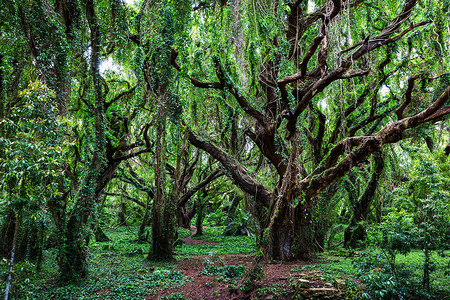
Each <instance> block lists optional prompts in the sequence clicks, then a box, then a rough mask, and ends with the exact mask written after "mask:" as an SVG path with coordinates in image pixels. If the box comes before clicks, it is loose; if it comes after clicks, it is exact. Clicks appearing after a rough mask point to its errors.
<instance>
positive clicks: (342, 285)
mask: <svg viewBox="0 0 450 300" xmlns="http://www.w3.org/2000/svg"><path fill="white" fill-rule="evenodd" d="M334 287H335V288H337V289H338V290H340V291H345V290H346V289H347V285H346V284H345V281H344V280H342V279H335V280H334Z"/></svg>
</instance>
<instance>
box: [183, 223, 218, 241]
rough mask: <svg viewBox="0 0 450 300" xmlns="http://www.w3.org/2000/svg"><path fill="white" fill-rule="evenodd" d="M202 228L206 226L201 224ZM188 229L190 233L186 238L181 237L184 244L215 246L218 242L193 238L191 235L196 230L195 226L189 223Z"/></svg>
mask: <svg viewBox="0 0 450 300" xmlns="http://www.w3.org/2000/svg"><path fill="white" fill-rule="evenodd" d="M203 228H208V227H206V226H203ZM190 230H191V235H190V236H188V237H187V238H184V239H181V240H182V241H183V243H184V244H187V245H211V246H216V245H218V244H219V243H213V242H206V241H203V240H199V239H193V238H192V236H193V235H194V233H195V232H196V231H197V228H196V227H195V226H192V225H191V228H190Z"/></svg>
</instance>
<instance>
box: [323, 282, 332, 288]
mask: <svg viewBox="0 0 450 300" xmlns="http://www.w3.org/2000/svg"><path fill="white" fill-rule="evenodd" d="M324 286H325V287H327V288H330V287H333V284H331V283H329V282H325V284H324Z"/></svg>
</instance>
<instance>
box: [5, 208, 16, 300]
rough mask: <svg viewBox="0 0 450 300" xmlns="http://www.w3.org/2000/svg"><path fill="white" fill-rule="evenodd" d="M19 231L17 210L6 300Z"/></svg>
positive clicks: (6, 294) (7, 293)
mask: <svg viewBox="0 0 450 300" xmlns="http://www.w3.org/2000/svg"><path fill="white" fill-rule="evenodd" d="M18 233H19V213H17V212H16V225H15V226H14V239H13V245H12V250H11V261H10V264H9V274H8V278H7V280H6V287H5V300H8V296H9V290H10V288H11V276H12V273H13V266H14V254H15V252H16V244H17V235H18Z"/></svg>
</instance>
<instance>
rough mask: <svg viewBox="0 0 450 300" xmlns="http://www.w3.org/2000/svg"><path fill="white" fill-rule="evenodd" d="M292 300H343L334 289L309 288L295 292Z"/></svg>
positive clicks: (339, 293) (340, 294)
mask: <svg viewBox="0 0 450 300" xmlns="http://www.w3.org/2000/svg"><path fill="white" fill-rule="evenodd" d="M292 299H293V300H319V299H324V300H335V299H336V300H338V299H343V298H342V293H341V292H340V291H339V290H337V289H335V288H311V289H303V290H296V292H295V294H294V296H293V297H292Z"/></svg>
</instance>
